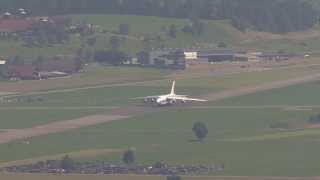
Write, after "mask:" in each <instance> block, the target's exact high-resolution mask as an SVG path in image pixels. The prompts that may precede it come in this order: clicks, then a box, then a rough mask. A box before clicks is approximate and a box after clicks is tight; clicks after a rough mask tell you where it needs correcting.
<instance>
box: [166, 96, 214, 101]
mask: <svg viewBox="0 0 320 180" xmlns="http://www.w3.org/2000/svg"><path fill="white" fill-rule="evenodd" d="M171 99H175V100H181V101H196V102H207V101H208V100H205V99H194V98H188V97H179V96H176V97H173V98H171Z"/></svg>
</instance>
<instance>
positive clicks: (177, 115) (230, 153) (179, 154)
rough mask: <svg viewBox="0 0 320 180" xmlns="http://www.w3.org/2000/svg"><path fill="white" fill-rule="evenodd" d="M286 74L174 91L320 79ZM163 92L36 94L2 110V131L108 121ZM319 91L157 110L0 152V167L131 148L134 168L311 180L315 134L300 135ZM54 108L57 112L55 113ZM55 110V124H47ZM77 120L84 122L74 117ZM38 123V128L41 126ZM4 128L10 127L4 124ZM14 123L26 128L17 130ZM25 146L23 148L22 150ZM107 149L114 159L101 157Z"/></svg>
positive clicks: (293, 90) (163, 85) (285, 91)
mask: <svg viewBox="0 0 320 180" xmlns="http://www.w3.org/2000/svg"><path fill="white" fill-rule="evenodd" d="M290 70H292V71H289V70H286V69H284V70H283V71H281V72H280V70H278V69H275V70H269V71H264V72H247V73H241V74H235V75H227V76H222V77H211V78H210V77H208V76H204V77H197V78H190V77H188V76H185V78H181V82H180V80H178V84H177V90H178V92H180V91H181V93H183V94H184V93H187V94H193V95H199V96H204V97H205V96H206V95H207V94H211V93H214V92H220V91H223V90H226V89H235V88H241V87H247V86H251V85H257V84H261V83H268V82H273V81H277V80H279V79H280V80H281V79H284V80H285V79H290V78H295V77H297V76H299V75H300V76H306V75H312V74H314V73H315V74H316V73H317V72H318V69H317V66H315V67H312V68H310V67H302V69H300V68H297V69H296V68H293V69H290ZM307 70H309V71H307ZM307 72H308V73H307ZM268 73H269V74H268ZM276 73H278V74H276ZM281 73H282V76H281ZM254 77H256V78H257V79H255V78H254ZM278 77H280V78H278ZM259 79H260V81H261V79H263V82H260V81H259ZM232 82H238V84H233V83H232ZM168 86H169V81H168V80H162V81H159V82H152V81H150V82H145V83H142V84H138V85H137V84H135V85H123V86H119V87H98V88H89V89H79V90H74V91H71V92H68V91H67V92H63V91H62V92H59V90H56V91H57V92H52V93H50V92H48V93H44V94H41V96H42V97H43V98H44V101H43V102H35V103H34V102H33V103H26V104H23V103H22V104H16V103H12V104H3V105H2V106H1V108H3V111H4V113H7V117H8V118H7V119H4V120H2V118H1V123H2V124H3V127H6V128H25V127H30V126H32V125H36V124H44V123H49V122H53V121H62V120H66V119H72V118H77V117H79V116H84V115H90V114H108V113H110V114H112V113H114V112H112V107H117V108H120V110H121V108H124V110H126V109H125V107H127V108H129V109H130V107H132V106H141V104H140V103H139V102H136V101H130V100H128V99H129V98H130V97H136V96H143V95H149V94H150V95H152V94H159V93H162V92H166V91H167V89H168ZM319 90H320V83H319V82H317V81H316V82H310V83H304V84H299V85H294V86H290V87H286V88H281V89H275V90H270V91H266V92H259V93H255V94H250V95H246V96H241V97H234V98H230V99H225V100H222V101H217V102H209V103H207V104H199V105H197V104H195V105H186V106H178V107H173V108H161V109H160V110H159V111H160V112H154V113H147V112H141V113H138V114H134V116H133V117H129V118H127V119H125V120H122V121H114V122H109V123H106V124H100V125H96V126H91V127H87V128H81V129H78V130H71V131H69V132H62V133H56V134H49V135H45V136H40V137H33V138H29V139H26V140H24V141H21V140H18V141H13V142H10V143H7V144H2V145H0V154H3V155H5V156H3V157H2V158H1V162H3V163H4V162H10V161H16V160H21V159H30V158H35V159H36V158H39V157H45V156H47V157H48V158H49V157H53V158H57V155H59V154H65V153H67V154H71V156H72V155H73V154H75V153H76V152H81V151H87V150H88V151H89V150H90V152H91V155H90V156H75V157H76V158H77V159H79V160H98V159H99V160H110V161H114V162H119V161H120V159H121V154H122V153H121V152H122V150H125V149H127V148H130V147H133V148H135V149H136V153H137V162H138V163H153V162H155V161H165V162H168V163H170V164H201V163H204V164H211V163H224V164H225V167H226V169H225V171H224V172H222V173H219V174H213V175H235V176H317V175H319V173H318V172H319V170H320V169H319V168H317V167H318V166H317V163H318V162H319V160H320V159H319V158H318V156H317V154H318V149H319V148H320V141H318V140H317V139H318V138H319V137H320V131H318V129H306V128H305V127H306V126H307V125H308V122H307V121H308V118H309V117H310V116H311V115H315V114H317V113H319V112H320V103H319V102H320V101H319V100H320V99H319V96H318V95H317V94H318V92H319ZM32 96H39V95H37V94H34V95H32ZM101 97H103V98H101ZM296 106H303V107H296ZM142 107H143V106H142ZM59 108H61V109H60V110H59V111H61V112H59V111H58V110H57V109H59ZM108 108H111V109H108ZM84 109H86V110H84ZM37 110H38V111H39V112H41V113H43V114H42V115H41V113H39V112H38V113H39V114H34V115H33V116H30V115H31V113H32V112H36V111H37ZM54 110H56V111H57V112H56V113H57V114H59V115H60V117H59V116H58V117H55V118H52V117H54V114H55V111H54ZM118 110H119V109H118ZM10 112H11V113H10ZM19 112H25V117H28V116H30V117H29V118H28V119H25V120H24V118H22V117H24V116H23V114H21V116H20V115H16V116H15V114H20V113H19ZM28 112H29V113H30V114H28ZM80 112H81V113H83V114H78V115H77V113H80ZM50 113H51V114H50ZM64 113H65V115H64ZM145 113H147V114H145ZM38 117H39V118H38ZM42 118H43V119H44V122H40V121H39V120H40V119H42ZM50 118H51V119H50ZM36 119H37V120H36ZM9 121H10V122H12V124H8V123H9ZM19 121H24V122H23V123H21V124H20V122H19ZM196 121H203V122H205V123H206V124H207V125H208V128H209V135H208V137H207V138H206V140H205V141H204V142H203V143H199V142H196V141H195V138H194V136H193V133H192V130H191V128H192V124H193V123H194V122H196ZM28 123H30V125H29V124H28ZM277 123H282V124H287V125H288V127H287V128H282V129H275V128H271V126H273V125H274V124H277ZM6 128H5V129H6ZM26 141H27V142H28V143H24V142H26ZM108 149H109V150H113V149H117V150H120V151H115V152H112V153H109V151H107V153H101V151H104V150H108ZM21 150H23V151H21ZM61 156H62V155H61ZM31 160H32V159H31ZM16 163H19V161H17V162H16Z"/></svg>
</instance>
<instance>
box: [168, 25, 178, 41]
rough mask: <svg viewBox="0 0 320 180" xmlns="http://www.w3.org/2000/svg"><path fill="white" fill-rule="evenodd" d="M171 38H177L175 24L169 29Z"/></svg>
mask: <svg viewBox="0 0 320 180" xmlns="http://www.w3.org/2000/svg"><path fill="white" fill-rule="evenodd" d="M169 36H170V37H171V38H174V39H175V38H177V27H176V25H175V24H171V26H170V28H169Z"/></svg>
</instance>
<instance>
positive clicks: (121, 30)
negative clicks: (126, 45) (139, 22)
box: [119, 24, 130, 35]
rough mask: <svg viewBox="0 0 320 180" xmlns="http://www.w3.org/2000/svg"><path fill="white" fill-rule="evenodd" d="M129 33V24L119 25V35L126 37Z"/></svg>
mask: <svg viewBox="0 0 320 180" xmlns="http://www.w3.org/2000/svg"><path fill="white" fill-rule="evenodd" d="M129 33H130V25H129V24H119V34H122V35H128V34H129Z"/></svg>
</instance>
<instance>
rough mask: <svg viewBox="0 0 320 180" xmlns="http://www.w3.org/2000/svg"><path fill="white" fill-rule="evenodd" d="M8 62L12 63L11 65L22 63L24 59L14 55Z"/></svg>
mask: <svg viewBox="0 0 320 180" xmlns="http://www.w3.org/2000/svg"><path fill="white" fill-rule="evenodd" d="M9 64H12V65H24V60H23V59H22V58H21V57H20V56H14V57H13V58H12V59H11V60H10V61H9Z"/></svg>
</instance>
